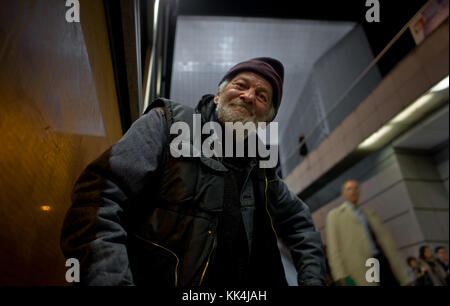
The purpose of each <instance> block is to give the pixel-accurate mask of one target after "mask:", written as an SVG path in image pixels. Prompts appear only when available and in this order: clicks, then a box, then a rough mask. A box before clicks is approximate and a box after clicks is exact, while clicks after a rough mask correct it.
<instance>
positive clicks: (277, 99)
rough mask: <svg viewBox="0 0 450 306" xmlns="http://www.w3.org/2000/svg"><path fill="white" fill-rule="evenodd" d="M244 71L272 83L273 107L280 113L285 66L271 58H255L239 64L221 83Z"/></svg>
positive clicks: (229, 71)
mask: <svg viewBox="0 0 450 306" xmlns="http://www.w3.org/2000/svg"><path fill="white" fill-rule="evenodd" d="M243 71H250V72H254V73H257V74H259V75H261V76H262V77H264V78H265V79H266V80H267V81H269V82H270V84H271V85H272V90H273V99H272V100H273V105H274V106H275V111H278V108H279V107H280V103H281V96H282V95H283V79H284V67H283V64H282V63H281V62H280V61H278V60H276V59H274V58H270V57H258V58H253V59H251V60H248V61H245V62H242V63H239V64H237V65H235V66H234V67H232V68H231V69H230V70H228V72H227V73H226V74H225V76H224V77H223V79H222V80H221V81H220V83H222V82H223V81H225V80H228V81H230V80H231V79H233V78H234V77H235V76H236V75H238V74H239V73H241V72H243ZM220 83H219V85H220Z"/></svg>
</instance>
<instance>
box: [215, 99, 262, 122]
mask: <svg viewBox="0 0 450 306" xmlns="http://www.w3.org/2000/svg"><path fill="white" fill-rule="evenodd" d="M238 105H239V106H238ZM216 112H217V117H218V118H219V120H220V122H222V123H223V124H225V122H232V123H236V122H242V124H246V123H247V122H253V123H254V124H255V125H257V124H258V120H257V118H256V115H255V112H254V111H252V110H251V108H250V107H247V106H245V105H244V104H243V103H242V102H240V101H239V98H236V99H233V100H231V101H229V102H228V103H226V102H225V95H224V94H222V95H220V97H219V101H218V104H217V108H216Z"/></svg>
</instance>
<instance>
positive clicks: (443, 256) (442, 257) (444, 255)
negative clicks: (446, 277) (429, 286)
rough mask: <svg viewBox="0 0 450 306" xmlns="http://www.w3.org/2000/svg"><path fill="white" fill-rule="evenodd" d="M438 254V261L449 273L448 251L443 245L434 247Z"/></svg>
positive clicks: (435, 252)
mask: <svg viewBox="0 0 450 306" xmlns="http://www.w3.org/2000/svg"><path fill="white" fill-rule="evenodd" d="M434 254H435V255H436V261H437V262H438V264H440V265H441V266H442V268H444V270H445V272H447V274H448V252H447V250H446V249H445V248H444V247H443V246H438V247H436V248H435V249H434Z"/></svg>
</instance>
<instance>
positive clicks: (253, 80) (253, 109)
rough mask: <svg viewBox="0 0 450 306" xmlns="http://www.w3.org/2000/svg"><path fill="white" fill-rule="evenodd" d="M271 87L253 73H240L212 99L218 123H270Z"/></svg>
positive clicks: (272, 113)
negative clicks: (215, 107) (215, 106)
mask: <svg viewBox="0 0 450 306" xmlns="http://www.w3.org/2000/svg"><path fill="white" fill-rule="evenodd" d="M272 94H273V91H272V86H271V84H270V83H269V81H267V80H266V79H265V78H263V77H262V76H260V75H258V74H256V73H253V72H241V73H239V74H238V75H237V76H235V77H234V78H233V79H232V80H231V81H230V82H229V83H228V84H227V85H226V86H225V88H223V89H222V90H221V91H219V92H218V93H217V94H216V96H215V97H214V103H216V104H217V110H216V111H217V116H218V118H219V121H221V122H222V123H225V122H232V123H236V122H242V123H243V124H245V123H247V122H253V123H255V126H257V124H258V122H266V123H268V122H270V121H271V120H272V119H273V115H274V109H273V107H272Z"/></svg>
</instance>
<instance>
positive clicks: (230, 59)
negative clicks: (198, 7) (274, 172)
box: [170, 16, 356, 137]
mask: <svg viewBox="0 0 450 306" xmlns="http://www.w3.org/2000/svg"><path fill="white" fill-rule="evenodd" d="M355 25H356V23H354V22H344V21H342V22H337V21H336V22H328V21H314V20H292V19H291V20H287V19H268V18H241V17H212V16H211V17H208V16H179V17H178V20H177V27H176V35H175V50H174V57H173V70H172V80H171V93H170V98H171V99H173V100H175V101H177V102H180V103H183V104H186V105H190V106H195V105H196V104H197V102H198V101H199V99H200V97H201V96H202V95H203V94H207V93H211V94H215V93H216V92H217V85H218V83H219V81H220V80H221V78H222V77H223V75H224V74H225V73H226V71H227V70H228V69H229V68H231V67H232V66H233V65H234V64H236V63H238V62H240V61H243V60H247V59H250V58H254V57H260V56H269V57H274V58H277V59H279V60H280V61H281V62H282V63H283V64H284V66H285V81H284V92H283V99H282V107H281V108H280V111H279V112H278V115H277V117H276V121H278V122H279V124H280V125H282V124H283V122H288V119H289V117H290V114H292V111H293V109H294V108H295V107H301V106H298V105H296V101H298V96H299V95H300V93H301V91H302V88H303V86H304V85H305V82H306V80H307V77H308V75H309V72H310V70H311V69H312V67H313V65H314V63H315V62H316V61H317V60H318V59H319V58H320V57H321V56H322V55H323V54H324V53H325V52H326V51H327V50H329V49H330V48H331V47H332V46H333V45H335V44H336V43H337V42H338V41H339V40H341V39H342V38H343V37H344V36H345V35H346V34H348V33H349V32H350V31H351V30H352V29H353V28H354V27H355ZM279 129H280V130H284V129H283V128H282V127H281V126H280V128H279ZM280 137H281V135H280Z"/></svg>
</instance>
